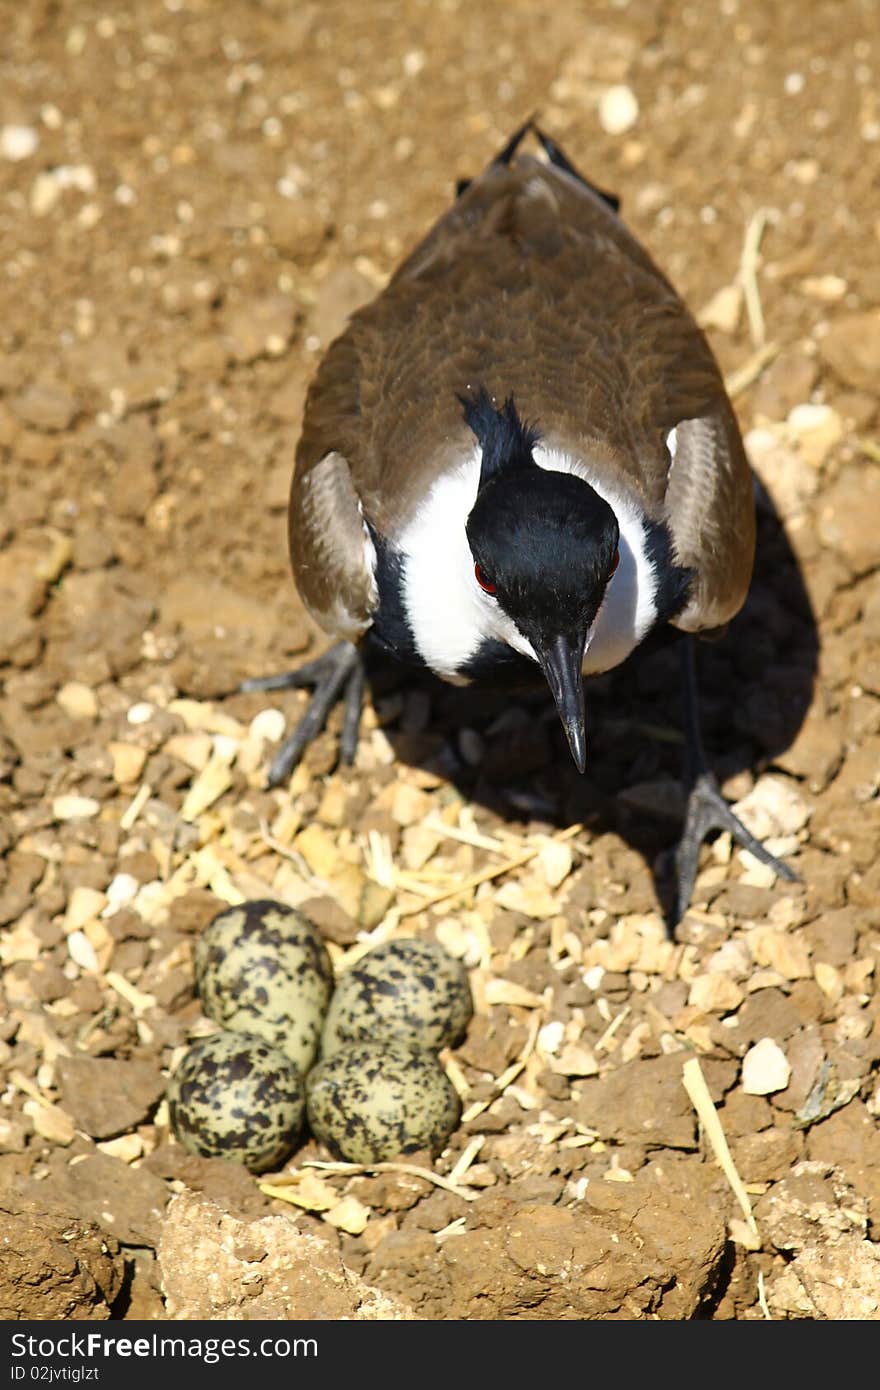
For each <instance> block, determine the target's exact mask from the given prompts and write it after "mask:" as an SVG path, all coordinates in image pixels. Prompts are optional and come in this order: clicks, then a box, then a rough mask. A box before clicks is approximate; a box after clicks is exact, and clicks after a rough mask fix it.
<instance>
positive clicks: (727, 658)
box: [368, 481, 819, 925]
mask: <svg viewBox="0 0 880 1390" xmlns="http://www.w3.org/2000/svg"><path fill="white" fill-rule="evenodd" d="M756 497H757V503H758V507H757V511H758V540H757V552H756V559H755V570H754V576H753V580H752V585H751V589H750V591H749V596H748V598H747V600H746V603H745V605H744V607H743V609H742V610H741V612H740V613H739V614H738V615H737V617H736V618H735V619H734V621H733V622H732V623H731V624H730V627H729V628H728V630H727V633H726V634H725V636H724V637H723V638H722V639H721V640H719V641H717V642H700V643H699V644H698V647H699V650H698V652H697V676H698V689H699V696H700V716H701V721H702V729H703V738H704V743H705V747H706V753H707V756H708V759H709V763H710V766H711V767H712V769H713V771H714V772H715V774H716V776H717V777H718V779H719V781H721V782H724V781H725V780H726V779H728V778H731V777H732V776H733V775H734V774H736V773H739V772H743V771H750V772H752V773H757V772H759V771H761V770H763V769H765V768H766V767H768V766H769V765H772V763H773V762H774V759H776V758H778V757H779V756H780V755H781V754H782V753H783V752H784V751H785V750H786V749H787V748H788V747H789V746H790V744H791V743H792V742H793V740H794V738H795V736H796V734H797V732H798V730H799V728H800V726H801V724H802V722H803V720H804V717H805V716H806V713H807V710H808V709H809V707H810V703H811V700H812V695H813V686H814V682H815V677H816V671H817V664H818V653H819V640H818V629H817V625H816V620H815V616H814V613H813V610H812V606H811V603H810V599H809V596H808V594H807V590H806V587H805V585H804V581H803V577H802V575H801V571H800V567H799V564H798V561H797V558H796V556H795V553H794V551H793V549H792V547H791V544H790V542H789V540H788V537H787V535H786V531H785V526H784V524H783V522H782V520H781V518H780V517H779V515H778V513H777V512H776V509H775V507H774V505H773V503H772V500H771V499H770V497H769V495H768V494H767V492H766V491H765V490H764V488H763V487H762V486H761V484H760V482H757V481H756ZM678 641H679V638H678V635H677V634H676V633H675V632H674V630H673V629H670V628H667V629H665V630H663V631H661V632H659V633H657V634H655V635H653V636H652V637H651V638H649V640H648V641H647V642H646V643H643V644H642V646H641V647H640V648H639V649H638V650H637V651H636V652H635V653H633V655H632V656H631V657H630V658H629V659H628V660H627V661H626V662H625V663H624V664H623V665H622V666H620V667H618V668H617V669H616V670H615V671H613V672H609V673H608V674H607V675H604V676H601V677H598V678H593V679H592V680H589V681H588V682H587V684H586V703H587V737H588V761H587V770H586V773H585V775H584V776H583V777H582V776H580V775H579V774H578V772H577V770H576V768H575V767H574V765H573V763H572V761H571V756H570V754H569V751H568V747H567V744H566V742H565V736H564V733H563V731H562V727H561V725H560V722H559V719H558V716H557V714H556V710H555V707H554V705H553V702H552V700H551V698H550V695H549V692H547V691H546V690H541V689H538V690H536V691H535V692H534V693H528V694H524V695H511V694H510V692H508V691H500V692H493V691H489V692H486V691H481V692H477V691H472V690H469V689H467V688H457V687H452V686H448V685H444V684H443V683H442V682H440V681H436V680H434V679H433V678H425V677H423V676H418V675H416V674H415V673H414V672H412V671H411V670H408V669H404V668H402V667H399V666H396V665H395V666H393V667H392V666H391V665H389V664H388V663H387V662H383V661H382V660H381V658H380V659H378V660H376V659H374V658H372V657H371V658H369V659H368V683H369V686H370V691H371V696H372V699H373V701H374V703H375V704H376V706H377V708H378V709H379V711H380V713H381V712H382V711H383V710H386V711H391V712H392V713H391V717H390V718H389V722H388V723H387V724H386V726H385V733H386V735H387V736H388V739H389V741H390V743H391V745H392V747H393V749H394V752H395V755H396V757H397V758H398V759H399V760H400V761H401V762H404V763H407V764H410V765H417V766H422V767H426V768H428V769H430V770H432V771H435V772H438V773H440V774H441V775H442V776H443V777H444V778H445V779H446V780H448V781H449V783H451V784H452V785H453V786H454V787H456V788H457V790H458V791H459V792H460V794H461V795H462V796H463V797H464V798H466V799H467V800H468V801H469V802H471V803H473V804H476V805H481V806H484V807H487V808H490V809H491V810H492V811H493V812H495V813H496V814H498V815H499V816H501V817H502V818H504V819H505V820H506V821H508V822H509V823H510V824H512V825H520V826H523V825H525V824H528V825H530V826H532V827H533V826H534V823H535V822H536V821H537V822H538V823H540V824H543V825H545V826H547V827H548V828H556V827H565V826H569V825H571V824H573V823H576V822H580V823H582V824H583V825H584V826H585V827H587V828H588V830H589V831H590V832H591V834H593V835H601V834H603V833H605V832H614V833H616V834H617V835H619V836H620V837H621V838H622V839H623V840H624V841H625V842H626V843H627V844H629V845H630V846H631V847H632V848H633V849H635V850H637V851H638V852H639V853H640V854H641V855H642V856H643V857H644V858H645V860H646V862H647V863H648V864H649V866H650V867H651V869H652V873H653V877H654V890H655V894H656V898H657V901H658V903H659V904H660V906H661V910H662V911H663V913H664V915H665V917H666V920H667V923H670V925H671V918H670V913H671V906H672V900H673V883H672V875H671V867H672V866H671V854H670V853H668V851H671V850H673V849H674V847H675V845H676V844H677V841H678V837H679V834H680V832H681V828H682V817H683V814H684V794H683V789H682V786H681V780H680V778H681V770H682V756H683V747H684V745H683V735H682V712H681V693H682V692H681V679H680V668H679V653H678V650H677V647H678ZM417 689H421V690H422V691H424V692H425V694H427V696H428V702H427V708H428V709H429V714H428V716H427V722H425V721H424V719H422V720H419V719H418V718H416V719H415V720H414V719H413V718H412V712H413V709H416V710H417V711H418V710H419V708H420V709H421V711H422V712H424V711H425V708H426V702H425V700H424V699H422V700H421V701H420V702H418V701H415V702H414V701H412V700H411V699H410V700H408V701H407V700H406V699H404V701H403V716H402V718H395V717H394V715H393V710H394V709H395V706H396V707H398V708H399V707H400V704H401V700H400V696H401V695H404V696H407V695H411V693H412V692H413V691H415V690H417ZM465 731H468V732H465ZM474 734H476V735H477V737H476V738H474Z"/></svg>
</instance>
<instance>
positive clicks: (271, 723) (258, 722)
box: [248, 709, 286, 743]
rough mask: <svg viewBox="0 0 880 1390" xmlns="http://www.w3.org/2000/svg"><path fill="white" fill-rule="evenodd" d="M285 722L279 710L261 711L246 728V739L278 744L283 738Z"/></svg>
mask: <svg viewBox="0 0 880 1390" xmlns="http://www.w3.org/2000/svg"><path fill="white" fill-rule="evenodd" d="M285 727H286V720H285V718H284V715H283V714H282V712H281V710H280V709H261V710H260V712H259V714H255V715H254V717H253V719H252V720H251V722H250V724H249V726H248V738H253V739H259V740H261V741H262V742H264V743H278V742H280V740H281V739H282V738H283V737H284V729H285Z"/></svg>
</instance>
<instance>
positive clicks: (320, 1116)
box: [306, 1042, 461, 1163]
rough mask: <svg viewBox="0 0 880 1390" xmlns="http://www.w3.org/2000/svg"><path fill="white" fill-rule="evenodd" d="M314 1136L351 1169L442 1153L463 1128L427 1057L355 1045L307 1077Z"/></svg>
mask: <svg viewBox="0 0 880 1390" xmlns="http://www.w3.org/2000/svg"><path fill="white" fill-rule="evenodd" d="M306 1104H307V1111H308V1117H309V1124H310V1125H311V1127H312V1133H313V1134H314V1135H315V1137H316V1138H317V1139H322V1140H323V1141H324V1143H325V1144H327V1145H328V1146H329V1148H330V1149H331V1150H332V1151H333V1152H334V1153H336V1154H339V1155H340V1157H342V1158H345V1159H348V1160H349V1162H351V1163H381V1162H383V1161H384V1160H386V1159H389V1158H395V1157H397V1156H398V1155H399V1154H405V1153H412V1152H413V1150H415V1149H430V1150H431V1152H432V1153H433V1154H435V1155H436V1154H438V1153H439V1152H440V1150H441V1149H442V1148H443V1146H444V1144H445V1143H446V1141H447V1139H448V1138H449V1136H450V1134H451V1133H452V1131H453V1130H454V1129H455V1127H456V1125H457V1124H458V1121H459V1117H460V1115H461V1106H460V1103H459V1099H458V1095H457V1094H456V1091H455V1088H454V1087H453V1085H452V1083H451V1082H450V1080H449V1078H448V1077H447V1075H446V1073H445V1072H444V1070H443V1068H442V1067H441V1066H440V1063H439V1062H438V1061H437V1058H436V1057H435V1056H434V1055H433V1053H430V1052H412V1051H410V1050H409V1049H407V1048H405V1047H398V1046H395V1045H391V1044H389V1043H387V1042H369V1043H366V1042H354V1043H350V1044H348V1045H347V1046H346V1047H343V1048H341V1049H340V1050H339V1051H338V1052H335V1053H334V1054H333V1056H332V1057H327V1058H325V1059H324V1060H323V1061H321V1062H319V1063H318V1065H317V1066H316V1067H315V1068H314V1069H313V1070H312V1071H311V1072H310V1073H309V1076H308V1077H307V1078H306Z"/></svg>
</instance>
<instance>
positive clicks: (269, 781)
mask: <svg viewBox="0 0 880 1390" xmlns="http://www.w3.org/2000/svg"><path fill="white" fill-rule="evenodd" d="M364 679H365V673H364V661H363V657H362V656H361V653H360V652H359V651H358V649H357V647H356V646H355V645H354V643H353V642H337V643H336V644H335V646H332V647H330V648H329V649H328V650H327V651H326V652H324V654H323V655H322V656H319V657H317V658H316V659H315V660H314V661H307V662H306V663H305V665H303V666H300V667H299V668H298V670H296V671H287V672H285V673H284V675H282V676H262V677H259V678H257V679H255V680H247V681H242V683H241V685H240V686H239V687H238V689H239V692H240V693H241V694H244V693H246V692H248V691H251V690H292V689H298V688H300V687H302V686H311V687H312V688H313V690H314V694H313V695H312V699H311V702H310V704H309V707H308V709H307V710H306V712H305V714H304V715H303V717H302V719H301V720H300V721H299V723H298V724H297V726H296V728H295V729H293V730H292V732H291V733H289V734H288V735H287V738H286V739H285V740H284V742H283V743H282V745H281V747H280V748H279V749H278V752H277V753H276V754H275V757H274V758H273V759H272V762H271V765H270V767H269V772H268V776H267V778H266V785H267V786H269V787H277V786H279V784H280V783H282V782H285V781H286V780H287V778H288V777H289V776H290V774H291V772H292V771H293V769H294V768H295V767H296V765H297V763H298V762H299V760H300V758H301V757H302V755H303V753H304V752H305V749H306V747H307V745H308V744H310V743H311V742H312V740H313V739H314V738H317V736H318V734H319V733H320V732H321V730H322V729H323V727H324V725H325V723H326V722H327V716H328V715H329V713H330V711H331V709H332V708H333V706H334V705H335V704H336V702H337V700H339V699H342V701H343V707H344V716H343V724H342V736H341V738H340V743H339V756H340V760H341V761H342V762H344V763H353V762H354V755H355V753H356V751H357V741H358V729H359V726H360V719H361V706H362V705H363V699H364Z"/></svg>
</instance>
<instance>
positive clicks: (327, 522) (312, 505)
mask: <svg viewBox="0 0 880 1390" xmlns="http://www.w3.org/2000/svg"><path fill="white" fill-rule="evenodd" d="M288 524H289V535H290V552H291V558H292V561H293V574H294V579H295V580H296V586H297V588H298V590H299V592H300V595H301V597H302V599H303V602H304V603H305V605H306V607H307V608H308V610H309V612H310V613H311V615H312V617H313V618H314V619H315V622H316V623H318V624H319V625H320V626H321V627H322V628H323V629H324V631H325V632H329V633H330V634H331V636H333V637H337V638H338V637H345V638H347V639H348V640H349V641H350V642H356V641H357V639H358V638H359V637H362V636H363V634H364V633H365V632H366V630H367V628H368V627H369V626H370V623H371V621H372V614H373V609H374V608H375V606H376V598H377V595H376V586H375V583H374V580H373V574H372V569H371V567H370V565H369V563H368V561H367V557H366V550H365V545H366V540H367V538H366V533H365V530H364V521H363V516H362V514H361V508H360V502H359V499H358V495H357V493H356V492H355V489H354V485H353V483H352V481H351V473H350V471H349V467H348V463H347V461H346V460H345V459H344V458H343V456H342V455H341V454H339V453H336V452H335V451H333V452H331V453H329V454H325V456H324V457H323V458H322V459H320V460H319V461H318V462H317V463H316V465H315V467H314V468H310V469H309V470H308V472H307V473H306V474H304V475H302V476H299V477H298V478H297V479H296V480H295V484H294V487H293V488H292V489H291V496H290V511H289V514H288Z"/></svg>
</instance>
